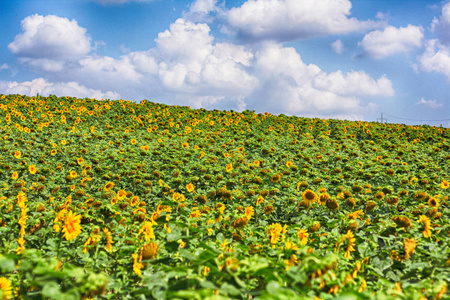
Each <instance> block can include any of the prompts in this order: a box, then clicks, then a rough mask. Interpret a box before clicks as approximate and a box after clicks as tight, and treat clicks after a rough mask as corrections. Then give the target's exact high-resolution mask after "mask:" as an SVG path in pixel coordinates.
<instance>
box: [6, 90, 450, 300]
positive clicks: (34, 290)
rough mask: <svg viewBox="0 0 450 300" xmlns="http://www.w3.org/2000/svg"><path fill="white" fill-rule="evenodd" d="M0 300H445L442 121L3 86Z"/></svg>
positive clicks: (448, 149)
mask: <svg viewBox="0 0 450 300" xmlns="http://www.w3.org/2000/svg"><path fill="white" fill-rule="evenodd" d="M0 132H1V133H0V237H1V238H0V249H1V252H0V299H1V300H5V299H289V300H293V299H335V298H336V299H449V298H450V295H449V292H448V291H447V288H448V285H449V283H450V247H449V245H450V218H449V216H450V208H449V203H448V202H449V200H448V196H449V194H450V193H449V191H450V189H449V187H450V129H449V128H443V127H430V126H407V125H402V124H381V123H374V122H357V121H353V122H352V121H343V120H333V119H318V118H315V119H310V118H300V117H293V116H286V115H272V114H269V113H264V114H256V113H255V112H254V111H248V110H247V111H243V112H235V111H219V110H209V111H208V110H204V109H191V108H190V107H181V106H169V105H165V104H158V103H153V102H149V101H146V100H143V101H141V102H140V103H135V102H132V101H124V100H118V101H109V100H102V101H99V100H95V99H88V98H85V99H77V98H72V97H56V96H53V95H50V96H49V97H42V96H39V95H37V96H36V97H28V96H22V95H0Z"/></svg>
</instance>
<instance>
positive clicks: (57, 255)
mask: <svg viewBox="0 0 450 300" xmlns="http://www.w3.org/2000/svg"><path fill="white" fill-rule="evenodd" d="M62 237H63V234H62V233H60V234H59V241H58V248H57V249H56V257H57V259H58V260H59V257H60V249H61V241H62Z"/></svg>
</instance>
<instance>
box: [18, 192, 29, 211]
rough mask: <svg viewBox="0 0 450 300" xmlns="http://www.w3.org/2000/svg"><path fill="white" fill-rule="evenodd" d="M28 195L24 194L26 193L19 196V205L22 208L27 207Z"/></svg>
mask: <svg viewBox="0 0 450 300" xmlns="http://www.w3.org/2000/svg"><path fill="white" fill-rule="evenodd" d="M27 201H28V200H27V195H25V194H24V192H19V194H18V195H17V205H18V206H19V207H20V208H24V207H25V202H27Z"/></svg>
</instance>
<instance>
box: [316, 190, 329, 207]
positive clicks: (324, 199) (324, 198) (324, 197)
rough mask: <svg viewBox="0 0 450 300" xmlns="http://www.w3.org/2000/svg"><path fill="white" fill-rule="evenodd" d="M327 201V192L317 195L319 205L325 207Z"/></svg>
mask: <svg viewBox="0 0 450 300" xmlns="http://www.w3.org/2000/svg"><path fill="white" fill-rule="evenodd" d="M328 199H330V195H329V194H328V193H327V192H325V193H323V194H320V195H319V204H320V205H325V204H326V203H327V200H328Z"/></svg>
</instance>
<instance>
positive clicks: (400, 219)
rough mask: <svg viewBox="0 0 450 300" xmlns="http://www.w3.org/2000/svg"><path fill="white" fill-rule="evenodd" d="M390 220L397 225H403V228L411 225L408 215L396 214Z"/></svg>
mask: <svg viewBox="0 0 450 300" xmlns="http://www.w3.org/2000/svg"><path fill="white" fill-rule="evenodd" d="M392 220H393V221H394V222H395V224H397V226H399V227H403V228H405V229H408V228H409V227H411V226H412V224H411V220H410V219H409V218H408V217H403V216H396V217H394V218H392Z"/></svg>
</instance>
